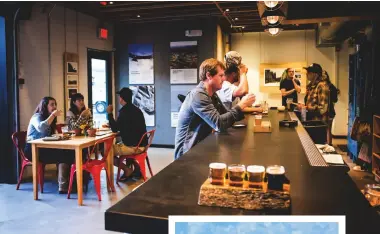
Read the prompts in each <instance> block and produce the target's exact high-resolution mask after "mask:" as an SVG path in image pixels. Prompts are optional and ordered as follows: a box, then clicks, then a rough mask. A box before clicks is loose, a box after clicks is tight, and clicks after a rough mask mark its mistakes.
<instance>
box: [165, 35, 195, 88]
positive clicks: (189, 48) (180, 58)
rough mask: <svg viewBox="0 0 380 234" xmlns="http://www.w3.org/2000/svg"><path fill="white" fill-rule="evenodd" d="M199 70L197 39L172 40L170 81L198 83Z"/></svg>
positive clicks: (174, 82) (175, 82)
mask: <svg viewBox="0 0 380 234" xmlns="http://www.w3.org/2000/svg"><path fill="white" fill-rule="evenodd" d="M197 71H198V43H197V41H178V42H170V83H171V84H196V83H197V81H198V78H197V77H198V72H197Z"/></svg>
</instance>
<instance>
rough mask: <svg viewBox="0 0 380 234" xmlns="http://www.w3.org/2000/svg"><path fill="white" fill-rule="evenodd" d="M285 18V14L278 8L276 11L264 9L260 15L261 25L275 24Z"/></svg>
mask: <svg viewBox="0 0 380 234" xmlns="http://www.w3.org/2000/svg"><path fill="white" fill-rule="evenodd" d="M284 19H285V15H284V13H283V12H281V11H280V10H277V11H264V13H263V15H262V16H261V22H262V24H263V25H268V26H271V27H273V26H277V25H279V24H281V23H282V21H283V20H284Z"/></svg>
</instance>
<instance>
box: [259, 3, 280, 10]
mask: <svg viewBox="0 0 380 234" xmlns="http://www.w3.org/2000/svg"><path fill="white" fill-rule="evenodd" d="M283 3H284V1H259V4H262V5H264V7H265V9H266V10H267V11H275V10H278V9H280V8H281V6H282V4H283Z"/></svg>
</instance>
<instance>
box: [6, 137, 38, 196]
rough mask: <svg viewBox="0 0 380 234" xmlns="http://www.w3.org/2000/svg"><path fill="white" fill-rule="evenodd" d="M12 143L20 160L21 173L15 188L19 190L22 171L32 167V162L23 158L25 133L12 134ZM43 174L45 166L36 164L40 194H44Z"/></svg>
mask: <svg viewBox="0 0 380 234" xmlns="http://www.w3.org/2000/svg"><path fill="white" fill-rule="evenodd" d="M12 141H13V144H14V146H15V147H16V149H17V151H18V152H19V155H20V158H21V172H20V176H19V179H18V183H17V186H16V190H19V188H20V183H21V179H22V176H23V175H24V169H25V167H26V166H32V162H31V161H29V159H28V158H27V157H26V156H25V153H24V148H25V144H26V131H21V132H15V133H13V134H12ZM44 172H45V164H43V163H38V181H39V184H40V187H41V193H43V192H44Z"/></svg>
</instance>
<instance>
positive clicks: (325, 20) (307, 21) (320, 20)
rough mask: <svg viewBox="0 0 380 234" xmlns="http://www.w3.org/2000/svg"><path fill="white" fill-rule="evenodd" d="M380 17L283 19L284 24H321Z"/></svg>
mask: <svg viewBox="0 0 380 234" xmlns="http://www.w3.org/2000/svg"><path fill="white" fill-rule="evenodd" d="M375 19H380V17H379V16H376V17H374V16H346V17H330V18H314V19H296V20H291V19H290V20H288V19H285V20H284V21H282V24H283V25H288V24H319V23H328V22H342V21H357V20H375Z"/></svg>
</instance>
